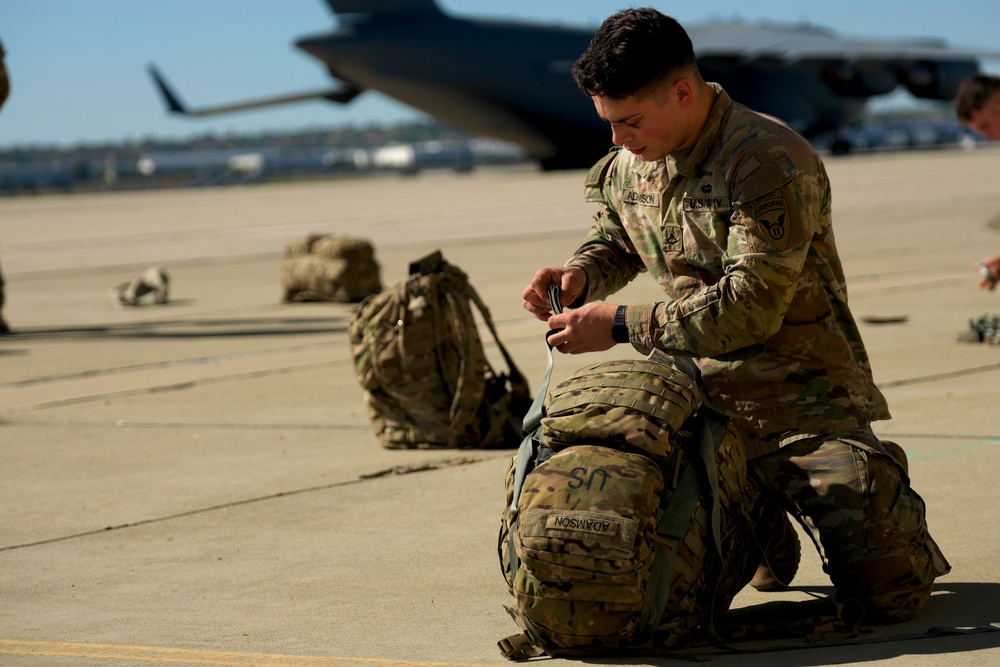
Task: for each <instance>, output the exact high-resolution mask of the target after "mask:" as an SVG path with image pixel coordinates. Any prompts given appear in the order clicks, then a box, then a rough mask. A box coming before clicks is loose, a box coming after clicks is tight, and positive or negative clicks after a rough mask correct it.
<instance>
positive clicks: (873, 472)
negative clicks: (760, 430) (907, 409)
mask: <svg viewBox="0 0 1000 667" xmlns="http://www.w3.org/2000/svg"><path fill="white" fill-rule="evenodd" d="M744 437H747V438H748V439H749V440H756V443H755V445H756V444H764V445H767V446H769V448H770V449H771V450H773V451H770V453H767V454H764V455H763V456H759V457H757V458H755V459H753V460H751V461H750V463H749V469H750V473H751V475H752V476H753V477H754V478H756V480H757V482H758V484H759V485H760V487H761V489H762V491H763V492H764V493H766V494H767V495H769V496H771V497H772V498H774V499H775V500H776V501H777V502H778V503H779V504H781V505H782V506H783V507H784V508H785V509H786V510H787V511H788V512H790V513H791V514H792V515H793V516H795V517H796V518H797V519H798V520H799V522H800V523H801V524H802V525H803V526H804V527H805V529H806V531H807V532H808V533H809V535H810V536H811V537H812V539H813V542H814V543H815V545H816V548H817V549H818V550H819V553H820V556H821V558H822V559H823V569H824V571H825V572H826V573H827V574H829V575H830V579H831V581H832V582H833V584H834V586H836V588H837V598H838V600H847V599H854V600H858V601H860V602H862V603H863V604H864V605H865V618H864V620H865V622H870V623H871V622H883V623H893V622H899V621H905V620H908V619H911V618H913V616H915V615H916V614H917V612H919V611H920V609H921V608H923V606H924V603H926V602H927V599H928V597H930V593H931V588H932V586H933V583H934V578H935V577H938V576H941V575H943V574H946V573H947V572H948V571H949V570H950V569H951V567H950V565H948V561H947V560H945V558H944V555H943V554H942V553H941V551H940V549H938V546H937V544H935V543H934V540H933V539H932V538H931V536H930V534H929V533H928V530H927V522H926V515H925V507H924V501H923V499H921V498H920V496H919V495H917V493H916V492H915V491H913V489H911V488H910V480H909V477H908V476H907V474H906V471H905V470H904V469H903V467H902V466H901V465H900V464H899V463H898V462H897V461H896V460H895V459H894V458H893V457H892V455H891V454H889V453H888V451H886V448H885V447H884V446H883V445H882V443H881V442H879V440H878V438H876V437H875V435H874V433H872V431H871V429H870V428H868V427H865V428H859V429H854V430H851V431H846V432H841V433H834V434H826V435H805V434H799V435H795V436H792V437H784V438H781V439H780V440H779V439H777V438H775V439H772V440H771V441H770V442H763V443H762V442H761V439H760V438H756V437H754V436H753V435H749V436H747V435H745V436H744Z"/></svg>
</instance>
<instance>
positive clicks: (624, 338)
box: [611, 306, 629, 343]
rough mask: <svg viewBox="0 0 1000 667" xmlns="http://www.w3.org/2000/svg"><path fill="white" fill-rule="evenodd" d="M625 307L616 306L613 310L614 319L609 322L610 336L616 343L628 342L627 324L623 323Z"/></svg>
mask: <svg viewBox="0 0 1000 667" xmlns="http://www.w3.org/2000/svg"><path fill="white" fill-rule="evenodd" d="M627 308H628V306H618V310H616V311H615V321H614V322H613V323H612V324H611V338H613V339H614V341H615V342H616V343H627V342H629V338H628V326H627V325H626V324H625V310H626V309H627Z"/></svg>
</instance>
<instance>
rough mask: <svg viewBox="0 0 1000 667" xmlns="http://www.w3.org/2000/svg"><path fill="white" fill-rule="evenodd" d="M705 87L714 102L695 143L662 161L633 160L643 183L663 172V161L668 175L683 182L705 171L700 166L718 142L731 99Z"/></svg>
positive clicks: (718, 88)
mask: <svg viewBox="0 0 1000 667" xmlns="http://www.w3.org/2000/svg"><path fill="white" fill-rule="evenodd" d="M708 85H709V86H711V87H712V88H713V89H715V91H716V92H717V93H718V95H717V96H716V98H715V102H713V103H712V109H711V110H710V111H709V113H708V120H706V121H705V126H704V127H703V128H702V129H701V133H700V134H699V135H698V141H696V142H695V144H694V146H691V147H690V148H687V149H685V150H683V151H678V152H676V153H671V154H670V155H668V156H667V157H666V158H664V159H663V160H657V161H656V162H646V161H644V160H640V159H635V160H634V165H635V166H634V169H635V171H636V173H637V174H639V175H640V176H641V177H642V178H644V179H647V180H652V179H654V178H655V177H656V176H658V175H659V174H660V173H662V172H663V171H665V170H666V164H665V162H666V161H667V160H670V161H671V162H672V163H673V164H672V168H671V169H670V170H669V171H670V172H676V173H680V174H681V175H683V176H685V177H686V178H697V177H698V176H699V175H700V174H701V173H702V172H703V171H705V170H704V169H703V168H702V165H704V164H705V163H706V162H707V161H708V159H709V156H710V155H711V154H712V151H713V150H714V148H715V145H716V139H718V137H719V134H720V133H721V132H722V126H723V125H724V124H725V122H726V118H727V117H728V116H729V110H730V108H731V107H732V105H733V101H732V99H730V97H729V94H728V93H726V91H725V90H723V88H722V86H720V85H719V84H717V83H709V84H708Z"/></svg>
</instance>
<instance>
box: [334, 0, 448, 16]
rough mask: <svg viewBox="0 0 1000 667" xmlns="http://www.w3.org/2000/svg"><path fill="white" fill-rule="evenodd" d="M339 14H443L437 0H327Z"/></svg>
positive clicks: (335, 12)
mask: <svg viewBox="0 0 1000 667" xmlns="http://www.w3.org/2000/svg"><path fill="white" fill-rule="evenodd" d="M326 4H328V5H330V9H331V10H333V13H334V14H337V15H338V16H342V15H347V14H355V15H367V16H368V17H371V18H375V19H381V18H386V19H398V18H414V17H417V16H424V17H427V16H443V13H442V12H441V8H440V7H438V6H437V2H435V0H326Z"/></svg>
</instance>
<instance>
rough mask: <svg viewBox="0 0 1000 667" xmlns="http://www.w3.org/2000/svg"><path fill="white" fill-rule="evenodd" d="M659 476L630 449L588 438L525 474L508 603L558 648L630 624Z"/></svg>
mask: <svg viewBox="0 0 1000 667" xmlns="http://www.w3.org/2000/svg"><path fill="white" fill-rule="evenodd" d="M662 489H663V477H662V475H661V473H660V470H659V468H658V467H657V466H656V464H654V463H653V462H652V461H651V460H650V459H648V458H647V457H645V456H642V455H640V454H631V453H626V452H621V451H617V450H614V449H609V448H607V447H600V446H593V445H576V446H571V447H568V448H566V449H564V450H562V451H559V452H557V453H555V454H554V455H553V456H552V457H551V458H550V459H548V460H547V461H545V462H543V463H541V464H539V465H538V466H537V467H536V468H535V469H534V470H532V472H531V473H530V474H528V476H527V477H526V478H525V482H524V487H523V488H522V490H521V495H520V499H519V502H518V519H517V529H516V534H515V538H514V546H515V549H516V550H517V554H518V557H519V558H520V560H521V564H520V567H519V568H518V570H517V574H516V575H515V578H514V582H513V589H514V597H515V599H516V600H517V604H518V609H519V611H520V612H521V613H522V614H523V616H524V617H525V618H526V619H528V620H529V621H530V622H531V623H532V624H533V625H534V626H535V629H536V630H538V631H539V632H541V633H543V634H544V635H546V638H547V641H549V642H551V643H553V644H555V645H556V646H560V647H567V648H569V647H584V646H588V645H600V646H606V647H607V646H614V645H617V644H619V643H625V642H627V641H628V640H629V639H630V637H631V634H632V632H633V631H634V630H635V628H636V626H637V625H638V622H639V618H640V615H641V613H642V610H643V605H644V604H649V601H648V597H647V596H646V595H645V589H646V584H647V581H648V579H649V572H650V566H651V565H652V561H653V553H654V541H653V535H654V534H655V532H656V525H655V515H656V510H657V508H658V506H659V494H660V492H661V491H662Z"/></svg>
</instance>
